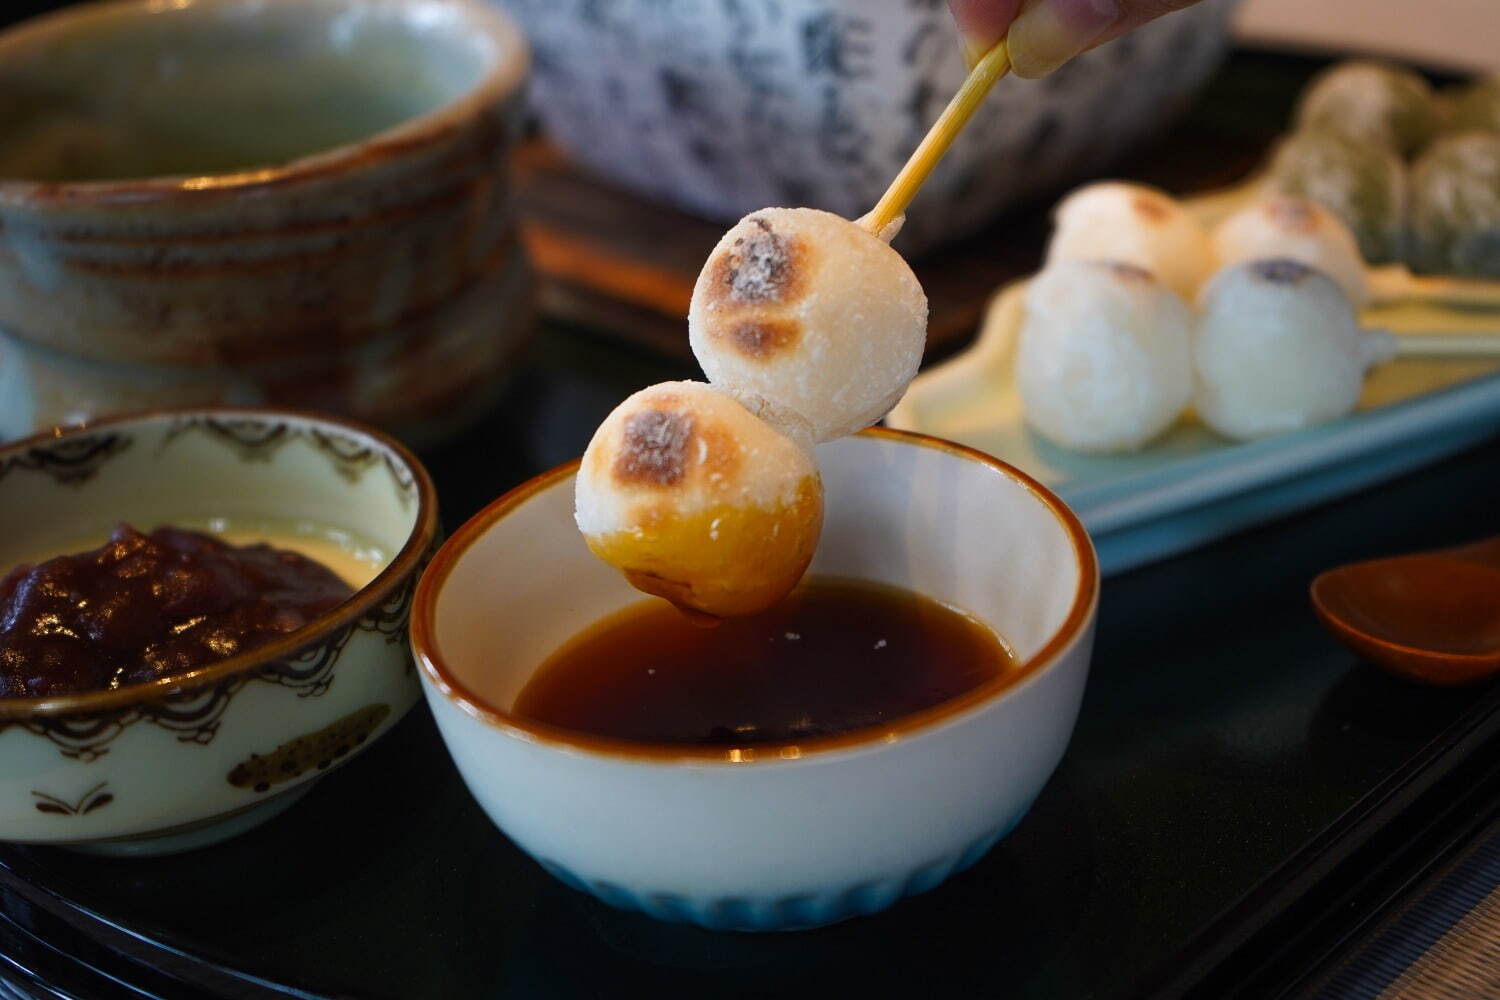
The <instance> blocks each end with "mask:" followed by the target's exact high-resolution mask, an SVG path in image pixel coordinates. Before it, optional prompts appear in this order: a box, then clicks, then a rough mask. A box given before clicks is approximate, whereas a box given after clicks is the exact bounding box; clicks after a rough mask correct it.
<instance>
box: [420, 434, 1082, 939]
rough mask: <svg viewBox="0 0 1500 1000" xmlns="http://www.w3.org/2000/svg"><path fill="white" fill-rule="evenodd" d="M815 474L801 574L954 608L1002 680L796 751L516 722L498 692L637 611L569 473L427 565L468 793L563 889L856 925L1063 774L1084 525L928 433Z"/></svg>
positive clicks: (993, 831) (663, 914)
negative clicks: (811, 546) (588, 530)
mask: <svg viewBox="0 0 1500 1000" xmlns="http://www.w3.org/2000/svg"><path fill="white" fill-rule="evenodd" d="M818 460H819V463H820V465H821V468H822V473H823V478H824V485H825V488H826V490H827V520H826V524H825V528H824V533H823V538H822V542H821V544H820V547H819V549H818V554H817V556H816V558H815V560H814V562H813V566H812V569H811V572H813V573H824V574H832V575H836V576H840V577H853V578H859V579H867V580H873V581H878V582H883V583H888V584H894V585H897V586H901V587H905V588H908V589H910V590H914V591H916V592H918V593H921V594H924V595H926V596H928V597H932V598H935V599H937V600H939V601H942V602H944V603H947V604H950V605H952V606H955V607H958V608H961V609H964V610H966V611H968V612H969V613H971V614H973V615H974V616H976V617H977V618H979V619H980V620H981V621H984V622H985V623H987V624H989V625H990V626H992V627H993V628H994V629H995V630H996V631H998V632H999V633H1000V634H1002V635H1003V636H1005V637H1006V639H1007V640H1009V641H1010V643H1011V644H1012V646H1013V649H1014V650H1015V652H1016V653H1017V654H1018V655H1019V657H1020V659H1021V661H1022V663H1023V665H1022V666H1021V667H1020V672H1019V676H1015V675H1011V676H1002V677H1000V678H996V679H994V680H992V681H989V682H986V683H985V684H983V685H981V686H980V687H978V688H975V689H974V690H972V691H970V692H968V693H966V694H964V695H961V696H959V697H957V698H955V699H953V700H950V701H948V702H944V703H942V704H940V705H937V706H934V707H932V708H929V709H926V710H923V711H921V712H918V713H915V714H913V715H908V716H906V717H904V718H901V719H898V720H896V721H894V722H892V723H890V724H887V725H881V726H875V727H871V728H868V729H858V730H854V731H851V732H849V733H845V734H841V735H837V736H828V737H820V738H817V739H811V740H806V741H802V742H800V743H796V744H784V745H783V744H760V745H756V746H748V747H743V748H735V747H725V746H724V745H722V744H719V745H713V746H706V745H705V746H698V745H684V744H653V743H642V742H631V741H624V740H614V739H606V738H602V737H598V736H593V735H589V734H585V733H579V732H575V731H571V730H565V729H560V728H557V727H552V726H547V725H543V724H539V723H535V722H532V721H528V720H524V719H520V718H517V717H516V716H515V715H514V714H513V713H512V711H511V706H512V704H513V703H514V701H515V698H516V695H517V694H518V692H519V691H520V690H521V689H522V687H523V686H524V685H525V683H526V682H527V680H528V679H529V678H530V676H531V675H532V674H533V672H534V671H535V669H536V668H537V666H538V665H539V664H540V663H541V662H542V661H543V660H544V659H545V658H546V657H547V656H548V655H549V654H550V653H551V652H552V651H553V650H555V649H556V648H557V647H558V646H560V645H561V644H562V643H563V642H564V641H566V640H567V639H569V638H571V637H572V636H574V635H576V634H577V633H578V632H580V631H581V630H583V629H584V628H585V627H587V626H588V625H590V624H591V623H593V622H595V621H597V620H598V619H599V618H601V617H602V616H604V615H606V614H608V613H610V612H612V611H615V610H617V609H619V608H621V607H623V606H625V605H627V604H630V603H632V602H634V601H636V600H638V599H639V598H640V595H639V594H638V593H637V592H636V591H634V590H632V589H631V588H630V587H629V586H627V585H626V584H625V583H624V581H623V580H622V579H621V578H620V576H619V575H618V574H616V573H615V572H614V571H613V570H611V569H610V568H608V567H607V566H605V565H603V564H602V563H600V562H599V561H598V560H596V559H595V558H594V557H593V556H592V555H591V554H590V553H589V551H588V548H587V547H586V545H585V544H584V542H583V540H582V538H581V537H580V536H579V533H578V529H577V527H576V526H575V525H574V523H573V484H574V476H575V473H576V468H577V466H576V464H573V465H568V466H564V467H562V468H559V469H556V470H554V471H552V472H550V473H547V474H545V475H542V476H539V477H538V478H536V479H534V480H532V481H531V482H529V483H527V484H525V485H523V486H521V487H519V488H517V489H516V490H514V491H512V492H511V493H509V494H507V495H506V496H504V497H502V498H501V499H499V500H497V501H496V502H495V503H493V504H491V505H490V506H489V507H488V508H486V509H485V510H484V511H482V512H481V513H480V514H478V515H477V516H476V517H475V518H473V519H472V520H471V521H470V522H469V523H467V524H466V525H464V526H463V527H462V528H460V529H459V530H458V531H457V532H456V533H455V534H454V535H453V537H452V538H451V539H450V540H449V541H448V542H447V544H446V545H445V546H444V547H443V548H442V549H441V550H440V551H439V553H438V555H437V556H436V557H434V560H433V562H432V565H431V566H430V567H429V569H428V570H427V572H426V573H425V574H424V576H423V579H422V581H421V583H420V584H419V585H418V588H417V596H416V600H415V603H414V610H413V616H412V631H411V636H412V646H413V649H414V651H415V653H416V656H417V659H418V663H419V667H420V672H421V677H422V684H423V689H424V692H425V694H426V697H427V700H428V704H429V705H430V706H431V707H432V711H433V713H434V715H435V717H436V719H437V723H438V727H439V729H440V731H441V733H442V735H443V739H444V740H445V741H446V743H447V746H448V749H449V751H450V753H451V754H452V755H453V759H454V761H455V762H456V763H457V764H458V769H459V771H460V773H461V774H462V775H463V778H464V780H465V781H466V782H467V783H468V786H469V789H470V790H471V791H472V792H473V794H474V796H475V798H476V799H478V801H479V804H480V805H481V806H482V807H483V808H484V809H485V811H486V812H487V813H488V814H489V815H490V817H491V818H492V819H493V820H494V821H495V823H496V824H497V825H498V826H499V827H500V828H501V830H503V831H504V832H505V833H506V835H507V836H509V837H510V838H511V840H513V841H514V842H515V843H516V844H517V846H519V847H520V848H521V849H522V850H524V851H526V852H527V853H528V854H530V855H531V856H532V857H534V858H535V859H536V860H537V861H538V862H539V863H540V864H541V865H542V866H543V867H544V868H546V869H547V870H548V871H549V872H551V873H553V874H554V875H556V876H557V877H558V878H560V879H562V880H563V881H565V882H567V883H568V884H569V885H572V886H574V887H575V888H578V889H582V890H584V891H586V892H590V893H593V894H594V895H595V896H597V897H599V898H600V899H602V900H604V901H605V902H607V903H611V904H613V905H615V906H620V907H625V908H628V909H635V910H641V911H644V912H646V913H648V914H650V915H652V916H654V917H658V918H661V919H664V920H674V921H685V922H690V923H695V924H699V925H702V926H704V927H709V928H714V929H732V930H772V929H790V928H798V927H812V926H817V925H820V924H827V923H831V922H833V921H837V920H842V919H844V918H847V917H852V916H856V915H859V914H865V913H873V912H875V911H877V910H880V909H883V908H885V907H887V906H889V905H891V904H892V903H893V902H895V901H896V900H897V899H899V898H901V897H902V896H905V895H909V894H912V893H917V892H922V891H925V890H927V889H930V888H932V887H933V886H935V885H937V884H938V883H940V882H942V881H943V880H944V879H946V878H948V877H949V876H950V875H952V874H953V873H954V872H957V871H960V870H962V869H963V868H965V867H967V866H969V865H971V864H973V863H974V862H975V861H977V860H978V859H979V858H980V857H981V856H982V855H983V854H984V853H985V852H986V851H988V850H989V849H990V847H991V846H992V845H993V844H994V843H995V842H996V841H997V840H999V839H1000V838H1001V837H1003V836H1005V834H1007V833H1008V832H1009V831H1010V830H1011V829H1012V828H1013V827H1014V826H1015V825H1016V824H1017V823H1018V822H1020V821H1021V819H1022V817H1024V816H1025V814H1026V811H1027V809H1028V808H1029V807H1030V805H1031V803H1032V801H1033V799H1035V797H1036V795H1037V793H1038V792H1040V791H1041V789H1042V786H1043V785H1044V784H1045V783H1046V781H1047V779H1048V777H1049V776H1050V775H1051V773H1052V771H1053V770H1054V768H1056V766H1057V764H1058V761H1059V760H1060V759H1061V757H1062V754H1063V750H1064V748H1065V747H1066V746H1067V743H1068V739H1069V736H1070V734H1071V732H1072V729H1073V723H1074V720H1075V718H1076V716H1077V713H1078V707H1079V702H1080V700H1081V697H1082V694H1083V687H1084V681H1085V678H1086V676H1087V673H1088V663H1089V655H1090V651H1091V648H1092V644H1093V626H1094V617H1095V608H1096V604H1097V600H1098V581H1099V573H1098V566H1097V563H1096V561H1095V558H1094V552H1093V548H1092V546H1091V545H1090V543H1089V540H1088V537H1087V535H1086V534H1085V533H1084V531H1083V528H1082V527H1081V525H1080V524H1079V522H1078V520H1077V518H1076V517H1074V516H1073V514H1072V513H1071V512H1069V511H1068V510H1067V508H1066V507H1064V506H1063V505H1062V503H1061V502H1060V501H1058V500H1057V499H1056V498H1055V497H1054V496H1053V495H1052V494H1050V493H1049V492H1048V491H1047V490H1046V489H1044V488H1043V487H1042V486H1040V485H1038V484H1037V483H1036V482H1035V481H1033V480H1031V479H1030V478H1028V477H1027V476H1025V475H1023V474H1022V473H1020V472H1017V471H1016V470H1014V469H1012V468H1010V467H1009V466H1006V465H1004V464H1002V463H1000V462H998V461H996V460H994V459H991V458H988V457H986V456H984V455H982V454H980V453H979V452H974V451H970V450H968V449H964V448H961V447H958V446H956V445H950V444H947V443H946V442H941V441H938V440H936V439H932V438H925V437H921V436H918V435H911V434H903V433H899V432H894V431H867V432H865V433H863V434H860V435H858V436H856V437H852V438H845V439H842V440H839V441H835V442H833V443H831V444H828V445H824V446H822V447H821V448H819V451H818ZM481 692H482V693H481Z"/></svg>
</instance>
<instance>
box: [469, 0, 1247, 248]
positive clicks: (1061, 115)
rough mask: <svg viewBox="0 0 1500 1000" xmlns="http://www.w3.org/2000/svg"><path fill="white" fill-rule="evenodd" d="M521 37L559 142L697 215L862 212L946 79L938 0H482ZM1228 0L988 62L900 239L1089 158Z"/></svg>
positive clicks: (945, 33) (1179, 70) (958, 64)
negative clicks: (990, 78) (970, 106)
mask: <svg viewBox="0 0 1500 1000" xmlns="http://www.w3.org/2000/svg"><path fill="white" fill-rule="evenodd" d="M492 2H498V3H499V4H500V5H501V6H502V7H504V8H505V9H506V10H508V11H510V12H511V13H512V14H514V15H515V17H516V19H517V20H518V21H520V22H521V25H522V26H523V27H524V28H525V29H526V33H527V35H528V37H529V38H530V40H531V44H532V46H533V48H534V49H535V51H536V54H537V59H536V68H535V86H534V88H533V89H534V94H535V101H534V103H535V106H536V109H537V112H538V113H539V114H540V116H541V117H542V119H543V121H544V122H545V124H546V126H547V130H548V133H549V134H550V135H551V136H552V138H553V139H555V140H556V141H557V142H558V143H559V144H560V145H561V146H562V147H563V148H564V149H566V150H567V152H568V153H569V155H570V156H572V157H573V158H575V159H576V160H577V161H578V162H580V163H582V164H584V165H586V166H587V167H589V168H590V169H591V170H594V171H596V172H597V173H599V174H601V175H602V176H604V177H606V178H609V179H610V180H613V181H616V182H618V183H620V184H623V185H625V186H627V187H629V188H632V189H633V190H636V191H639V192H641V193H643V194H646V195H650V196H651V197H654V198H658V199H661V200H662V201H665V202H667V203H669V204H673V205H677V206H679V207H681V208H684V209H687V210H689V211H692V212H696V213H699V214H701V215H705V216H707V217H709V218H717V219H723V220H729V219H735V218H738V217H740V216H741V215H744V214H745V213H747V212H752V211H754V210H756V209H758V208H764V207H766V206H768V205H807V206H810V207H813V208H822V209H827V210H829V211H832V212H837V213H839V214H840V215H844V216H846V217H848V218H855V217H857V216H859V215H862V214H863V213H865V212H866V211H868V210H869V209H870V208H871V207H872V206H873V205H874V204H875V201H876V199H877V198H879V196H880V194H881V192H883V191H884V190H885V187H886V185H887V184H889V183H890V180H891V178H892V177H894V176H895V175H896V171H897V170H898V169H899V168H900V166H901V164H902V163H904V162H905V160H906V158H907V156H908V155H910V153H911V151H912V149H913V148H915V146H916V144H917V142H918V140H919V139H921V137H922V135H923V134H924V133H925V132H926V131H927V128H928V126H930V125H931V124H932V122H933V121H934V120H935V119H936V118H937V116H938V113H939V112H940V111H942V109H943V106H944V104H946V103H947V101H948V99H949V98H950V97H951V96H952V95H953V93H954V92H955V91H956V90H957V89H958V85H959V83H960V82H961V81H962V80H963V78H964V74H965V69H964V65H963V61H962V57H961V55H960V48H959V42H958V38H957V31H956V29H955V28H954V26H953V20H952V18H951V17H950V16H949V15H948V10H947V6H946V5H945V4H942V3H935V2H926V3H911V2H906V3H898V2H894V0H883V2H871V0H739V2H735V3H726V2H723V0H674V2H672V3H662V2H661V0H610V2H609V3H599V2H597V0H492ZM1232 3H1233V0H1206V2H1204V3H1200V4H1198V5H1196V6H1194V7H1192V8H1190V9H1188V10H1185V11H1182V12H1179V13H1176V14H1172V15H1170V16H1168V17H1164V18H1161V19H1159V20H1157V21H1155V22H1153V23H1151V24H1149V25H1147V26H1146V27H1144V28H1142V29H1140V30H1138V31H1134V32H1131V33H1130V34H1129V35H1127V36H1125V37H1123V38H1120V39H1117V40H1115V41H1113V42H1111V43H1109V44H1108V45H1105V46H1102V47H1100V48H1099V49H1096V50H1094V51H1092V52H1088V53H1085V54H1084V55H1082V56H1080V57H1079V58H1077V59H1075V60H1073V62H1071V63H1069V64H1068V65H1067V66H1064V67H1063V68H1062V69H1061V70H1059V71H1058V72H1056V73H1054V74H1053V75H1052V76H1050V77H1048V78H1047V79H1045V80H1040V81H1036V80H1020V79H1009V80H1001V81H1000V83H999V84H998V85H997V86H996V87H995V90H994V92H993V93H992V94H991V95H990V96H989V97H988V98H987V99H986V100H985V102H984V104H983V106H981V107H980V108H979V110H978V112H977V113H976V114H975V116H974V119H973V121H972V122H971V123H970V125H969V126H968V128H966V129H965V131H964V134H963V135H961V136H959V137H958V141H957V142H956V143H955V144H954V146H953V148H952V150H950V151H949V152H948V154H947V156H946V157H945V158H944V162H943V163H942V164H941V165H940V166H939V167H938V169H937V171H936V173H934V174H933V176H932V178H931V179H930V180H929V181H928V182H927V183H926V184H925V185H924V186H923V189H922V191H921V193H920V194H919V195H918V196H917V199H916V202H915V203H914V204H913V206H912V210H911V212H910V213H908V215H907V220H906V227H905V229H904V230H903V231H902V233H901V236H900V237H899V240H900V242H899V244H898V246H900V247H901V248H902V249H905V250H907V251H912V250H915V249H919V248H921V247H925V246H931V245H934V244H937V243H940V242H943V241H945V240H949V239H953V238H956V237H958V236H962V235H964V234H965V233H969V232H973V231H975V230H977V229H979V228H980V227H982V226H983V225H984V224H985V223H986V222H987V221H988V220H990V219H992V218H993V217H994V216H995V214H996V213H997V212H999V211H1001V210H1002V209H1004V208H1005V207H1006V206H1007V205H1012V204H1015V203H1016V202H1018V201H1020V200H1021V199H1023V198H1027V197H1030V196H1034V195H1037V194H1039V193H1042V192H1044V191H1048V190H1058V189H1060V188H1061V187H1063V186H1064V185H1066V184H1069V183H1072V182H1073V181H1076V180H1079V179H1081V178H1082V177H1085V176H1088V175H1090V174H1097V173H1099V172H1100V171H1102V170H1103V169H1104V168H1105V167H1107V166H1108V165H1109V163H1110V162H1111V161H1112V160H1114V159H1115V158H1117V157H1118V156H1119V155H1120V154H1121V153H1122V152H1123V151H1124V150H1125V149H1127V148H1128V147H1129V146H1130V145H1131V144H1132V143H1133V142H1135V141H1136V140H1138V139H1140V138H1142V137H1143V136H1145V135H1146V134H1147V133H1149V132H1150V130H1151V129H1152V128H1154V127H1157V126H1159V125H1161V124H1163V123H1165V122H1166V121H1167V120H1168V119H1169V118H1170V117H1171V116H1172V115H1173V114H1175V112H1176V111H1177V110H1178V109H1180V108H1181V107H1182V106H1183V105H1184V104H1185V102H1186V101H1187V99H1188V97H1189V95H1190V94H1191V93H1192V91H1193V90H1194V88H1196V87H1197V86H1198V84H1200V83H1201V82H1203V80H1204V79H1206V78H1207V77H1208V75H1209V74H1210V73H1211V72H1212V71H1213V70H1214V68H1215V67H1216V66H1217V65H1218V63H1219V60H1220V59H1221V58H1222V56H1223V54H1224V52H1225V50H1226V49H1227V46H1228V41H1229V12H1230V8H1231V6H1232Z"/></svg>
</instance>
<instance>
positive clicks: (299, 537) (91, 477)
mask: <svg viewBox="0 0 1500 1000" xmlns="http://www.w3.org/2000/svg"><path fill="white" fill-rule="evenodd" d="M121 521H126V522H129V523H131V524H132V525H134V526H135V527H137V528H139V529H140V530H143V531H149V530H151V529H153V528H156V527H158V526H160V525H163V524H176V525H180V526H184V527H196V528H200V529H201V528H207V529H209V530H214V531H216V532H219V533H229V537H230V538H231V540H235V541H239V540H242V539H243V540H251V539H267V540H270V541H272V542H273V544H277V545H278V546H280V547H287V548H294V549H298V550H301V551H304V552H306V553H307V554H309V555H312V556H313V557H314V558H317V559H319V560H320V561H324V562H326V563H328V564H329V565H330V566H331V567H332V568H334V569H335V570H342V571H343V572H344V575H345V576H346V579H347V578H349V577H355V578H356V579H354V580H351V581H350V582H351V583H357V582H359V580H360V579H361V578H367V582H365V583H364V584H363V586H360V587H359V588H358V589H357V591H356V593H355V594H354V596H353V597H351V598H350V599H349V600H347V601H345V602H344V603H343V604H341V605H339V606H338V607H337V608H336V609H335V610H333V611H332V612H330V613H329V614H327V615H325V616H324V617H322V618H320V619H318V620H316V621H314V622H312V623H311V624H309V625H307V626H306V627H304V628H302V629H299V630H298V631H296V632H293V633H291V634H289V635H287V636H286V637H285V638H282V639H278V640H276V641H274V642H272V643H270V644H268V645H266V646H262V647H261V648H259V649H254V650H251V651H249V652H246V653H242V654H240V655H237V656H234V657H231V658H229V659H226V660H222V661H220V662H218V663H215V664H212V665H210V666H206V667H203V668H200V669H198V670H195V671H193V672H191V673H186V674H181V675H177V676H173V677H168V678H165V679H162V680H159V681H153V682H150V683H145V684H136V685H130V686H126V687H121V688H118V689H115V690H109V691H98V692H90V693H85V694H74V695H66V696H57V697H39V698H5V699H0V840H14V841H24V842H30V843H46V844H65V845H70V846H77V847H87V848H92V849H95V850H99V851H105V852H113V853H163V852H166V851H173V850H182V849H186V848H189V847H195V846H199V845H201V844H205V843H212V842H214V841H215V840H219V839H223V838H224V837H226V836H231V835H233V834H234V833H237V832H239V831H240V830H243V829H247V828H248V827H250V826H253V825H254V824H255V823H257V822H259V821H260V820H262V819H265V818H269V817H270V816H272V815H275V814H276V813H277V812H280V811H281V809H283V808H285V807H286V806H287V805H289V804H291V802H292V801H294V799H295V797H296V795H297V793H299V792H300V791H302V790H305V789H306V788H307V784H308V782H310V781H311V780H312V779H314V778H315V777H317V776H319V775H320V774H322V773H324V772H325V771H326V770H328V769H329V768H330V767H332V766H335V765H337V764H340V763H342V762H344V761H346V760H348V759H350V758H351V757H353V756H354V754H355V753H356V752H357V750H358V749H359V748H360V747H362V746H365V745H368V743H369V742H370V740H371V739H372V738H373V737H375V736H378V735H380V734H381V733H383V732H385V731H386V730H387V729H389V728H390V727H391V726H392V725H393V724H395V722H396V721H397V720H398V719H400V718H401V716H402V715H404V714H405V713H406V711H407V710H408V709H409V708H410V707H411V706H412V705H413V704H415V702H416V700H417V698H418V686H417V679H416V672H415V670H414V669H413V668H412V663H411V660H410V658H409V656H408V653H407V648H406V627H405V626H406V621H407V617H408V615H409V612H410V608H411V598H412V593H413V590H414V589H415V585H416V579H417V576H418V574H419V573H420V572H421V570H422V567H423V566H424V565H425V564H426V561H427V558H428V557H429V556H430V554H431V552H432V550H433V548H434V547H435V543H436V539H437V533H438V528H437V505H436V497H435V494H434V493H433V488H432V483H431V480H430V479H429V478H428V476H427V473H426V472H425V471H424V470H423V469H422V467H421V465H420V464H419V463H418V462H417V460H416V459H415V458H413V457H412V455H411V454H410V453H409V452H407V451H406V450H405V449H404V448H403V447H401V445H399V444H397V443H396V442H395V441H393V440H391V439H390V438H388V437H385V436H384V435H381V434H378V433H376V432H374V431H370V430H368V429H365V428H362V427H360V426H358V425H355V424H351V423H346V422H343V421H340V420H335V419H331V418H325V417H317V416H312V415H302V414H294V413H288V412H282V411H275V410H221V409H204V410H180V411H168V412H162V413H156V414H149V415H145V416H138V417H124V418H120V419H117V420H110V421H102V422H100V423H98V424H96V425H93V426H91V427H88V428H83V429H78V430H72V431H67V432H58V433H55V434H49V435H39V436H37V437H33V438H29V439H26V440H24V441H19V442H16V443H14V444H11V445H8V446H6V447H3V448H0V523H4V524H6V525H8V526H9V528H8V529H7V530H6V531H5V532H3V533H0V573H3V572H7V571H9V570H10V568H11V567H13V566H16V565H18V564H21V563H34V562H36V561H37V560H39V559H44V558H48V557H50V556H54V555H58V554H61V553H64V552H77V551H81V550H85V549H89V548H93V547H95V546H97V545H99V544H100V543H101V542H102V541H103V539H104V537H105V536H106V535H107V534H108V533H109V531H110V530H111V529H112V528H113V527H114V526H115V525H116V524H117V523H119V522H121ZM236 536H239V537H236Z"/></svg>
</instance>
